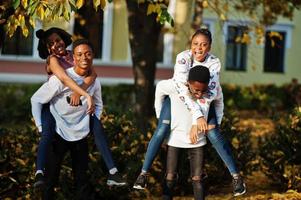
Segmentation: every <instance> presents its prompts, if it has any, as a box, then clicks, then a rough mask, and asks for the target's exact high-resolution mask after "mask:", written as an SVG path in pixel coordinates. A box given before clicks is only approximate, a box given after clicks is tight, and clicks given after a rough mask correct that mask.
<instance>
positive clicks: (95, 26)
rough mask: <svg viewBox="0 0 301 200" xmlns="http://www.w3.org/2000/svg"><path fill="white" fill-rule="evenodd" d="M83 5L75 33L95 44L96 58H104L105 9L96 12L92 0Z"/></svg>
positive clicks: (77, 17) (76, 22)
mask: <svg viewBox="0 0 301 200" xmlns="http://www.w3.org/2000/svg"><path fill="white" fill-rule="evenodd" d="M89 2H90V3H89V4H85V5H84V6H83V7H81V8H80V9H79V10H78V11H77V13H76V15H75V22H74V31H73V33H74V35H75V37H76V38H81V37H83V38H86V39H88V40H89V41H90V42H91V44H93V48H94V53H95V58H102V43H103V41H102V36H103V10H102V9H98V11H97V12H95V9H94V8H93V4H92V1H89Z"/></svg>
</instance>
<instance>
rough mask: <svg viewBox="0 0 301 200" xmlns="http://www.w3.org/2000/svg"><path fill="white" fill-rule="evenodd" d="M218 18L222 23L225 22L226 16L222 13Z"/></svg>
mask: <svg viewBox="0 0 301 200" xmlns="http://www.w3.org/2000/svg"><path fill="white" fill-rule="evenodd" d="M219 18H220V20H222V21H226V20H227V17H226V15H225V14H224V13H220V15H219Z"/></svg>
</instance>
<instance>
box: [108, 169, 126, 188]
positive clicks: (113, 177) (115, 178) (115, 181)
mask: <svg viewBox="0 0 301 200" xmlns="http://www.w3.org/2000/svg"><path fill="white" fill-rule="evenodd" d="M107 185H108V186H114V185H115V186H123V185H126V181H125V180H124V179H123V178H122V177H121V175H120V174H119V172H116V173H115V174H109V178H108V180H107Z"/></svg>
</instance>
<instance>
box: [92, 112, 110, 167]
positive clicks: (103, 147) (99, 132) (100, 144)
mask: <svg viewBox="0 0 301 200" xmlns="http://www.w3.org/2000/svg"><path fill="white" fill-rule="evenodd" d="M90 128H91V131H92V132H93V134H94V142H95V144H96V147H97V149H98V151H99V152H100V154H101V155H102V158H103V159H104V161H105V164H106V166H107V168H108V170H110V169H112V168H114V167H115V163H114V161H113V157H112V153H111V149H110V148H109V146H108V143H107V137H106V134H105V131H104V128H103V126H102V123H101V121H100V120H99V119H98V118H97V117H96V116H95V115H93V116H90Z"/></svg>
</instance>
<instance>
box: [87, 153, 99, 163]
mask: <svg viewBox="0 0 301 200" xmlns="http://www.w3.org/2000/svg"><path fill="white" fill-rule="evenodd" d="M89 158H90V160H91V161H92V162H97V159H96V158H95V157H94V156H93V154H91V153H89Z"/></svg>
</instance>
